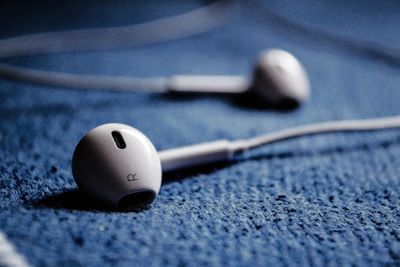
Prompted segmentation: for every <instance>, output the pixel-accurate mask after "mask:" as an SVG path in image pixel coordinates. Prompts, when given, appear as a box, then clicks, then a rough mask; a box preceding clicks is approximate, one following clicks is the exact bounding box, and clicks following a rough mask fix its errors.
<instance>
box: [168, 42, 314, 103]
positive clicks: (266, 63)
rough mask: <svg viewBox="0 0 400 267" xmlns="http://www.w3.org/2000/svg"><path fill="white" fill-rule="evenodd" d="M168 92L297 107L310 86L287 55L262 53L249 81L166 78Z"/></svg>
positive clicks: (278, 52)
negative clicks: (231, 96)
mask: <svg viewBox="0 0 400 267" xmlns="http://www.w3.org/2000/svg"><path fill="white" fill-rule="evenodd" d="M167 83H168V85H167V89H168V91H171V92H191V93H228V94H229V93H236V94H243V93H248V94H250V95H251V96H252V97H257V100H258V101H260V100H261V101H262V102H264V103H267V104H273V105H280V104H286V103H288V102H289V103H295V104H300V103H302V102H304V101H306V100H307V99H308V98H309V95H310V83H309V80H308V76H307V73H306V71H305V69H304V67H303V66H302V64H301V63H300V62H299V61H298V60H297V59H296V58H295V57H294V56H293V55H292V54H290V53H289V52H286V51H283V50H278V49H271V50H265V51H263V52H262V53H261V54H260V56H259V59H258V61H257V63H256V66H255V69H254V73H253V77H252V80H249V79H247V78H245V77H242V76H199V75H190V76H189V75H177V76H172V77H170V78H168V82H167Z"/></svg>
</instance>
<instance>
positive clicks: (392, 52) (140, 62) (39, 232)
mask: <svg viewBox="0 0 400 267" xmlns="http://www.w3.org/2000/svg"><path fill="white" fill-rule="evenodd" d="M208 3H210V2H209V1H194V0H193V1H161V0H160V1H153V0H152V1H127V0H117V1H106V0H100V1H76V0H70V1H2V3H1V4H0V21H1V24H0V25H1V26H0V37H1V38H6V37H12V36H17V35H21V34H28V33H34V32H44V31H56V30H71V29H79V28H91V27H108V26H120V25H128V24H134V23H140V22H144V21H150V20H153V19H157V18H162V17H166V16H170V15H175V14H179V13H183V12H187V11H190V10H193V9H195V8H198V7H200V6H203V5H205V4H208ZM238 5H239V6H240V8H239V9H238V10H237V14H236V15H235V16H234V17H233V19H232V21H230V22H229V23H227V24H225V25H222V26H221V27H219V28H216V29H214V30H212V31H209V32H206V33H202V34H199V35H196V36H193V37H190V38H184V39H181V40H175V41H170V42H164V43H158V44H153V45H148V46H144V47H135V48H132V49H124V50H118V51H102V52H82V53H59V54H47V55H31V56H20V57H15V58H9V59H4V60H2V62H6V63H10V64H15V65H18V66H26V67H33V68H38V69H44V70H55V71H63V72H70V73H89V74H107V75H130V76H133V77H135V76H143V77H157V76H168V75H173V74H223V75H230V74H246V75H250V74H251V71H252V66H253V62H254V61H255V59H256V57H257V55H258V54H259V53H260V51H261V50H262V49H265V48H270V47H276V48H281V49H286V50H288V51H290V52H291V53H293V54H294V55H296V56H297V57H298V58H299V60H301V62H302V63H303V64H304V66H305V68H306V69H307V71H308V73H309V76H310V80H311V85H312V97H311V100H310V101H309V102H307V103H306V104H305V105H303V106H301V107H300V108H298V109H294V110H277V109H273V108H272V107H266V108H260V107H253V106H252V105H251V103H249V101H243V100H242V99H240V98H234V97H229V96H213V95H197V96H193V95H185V96H175V95H173V96H171V95H161V94H155V93H152V94H145V93H118V92H96V91H76V90H75V91H74V90H68V89H67V88H61V89H54V88H50V87H44V86H38V85H30V84H24V83H19V82H14V81H10V80H5V79H0V103H1V104H0V200H1V201H0V231H2V232H4V233H5V234H6V235H7V237H8V239H9V240H10V241H11V242H12V243H13V244H14V245H15V247H16V249H17V250H18V251H19V252H20V253H21V254H22V255H24V256H25V257H26V259H27V261H28V262H29V263H30V264H32V265H33V266H160V265H162V266H202V265H209V266H287V265H291V266H304V265H314V266H383V265H384V266H400V194H399V193H400V132H399V130H385V131H379V132H373V133H372V132H371V133H335V134H327V135H319V136H313V137H304V138H299V139H295V140H291V141H286V142H283V143H280V144H274V145H271V146H267V147H264V148H262V149H258V150H257V151H254V152H252V153H251V155H250V156H249V159H248V160H246V161H239V162H234V163H231V164H218V165H214V166H211V167H206V168H198V169H195V170H188V171H183V172H179V173H173V174H169V175H167V176H165V177H164V178H165V179H164V180H163V186H162V188H161V193H160V195H159V197H158V199H157V200H156V202H155V203H154V204H153V205H152V207H151V208H150V209H148V210H145V211H141V212H137V213H134V212H131V213H119V212H110V211H105V210H102V209H101V208H100V207H98V206H96V204H93V203H92V202H91V201H90V200H88V199H86V198H85V196H83V195H82V194H80V192H79V191H78V190H77V188H76V185H75V182H74V180H73V177H72V174H71V171H70V163H71V156H72V153H73V150H74V147H75V145H76V144H77V142H78V141H79V139H80V138H81V137H82V136H83V135H84V134H85V133H86V132H87V131H89V130H90V129H92V128H93V127H95V126H97V125H99V124H102V123H107V122H120V123H126V124H129V125H132V126H133V127H135V128H137V129H139V130H141V131H143V132H144V133H145V134H146V135H147V136H148V137H149V138H150V139H151V140H152V142H153V143H154V145H155V146H156V148H157V149H160V150H161V149H167V148H173V147H177V146H182V145H189V144H194V143H199V142H205V141H212V140H215V139H220V138H227V139H239V138H246V137H252V136H255V135H257V134H262V133H267V132H272V131H274V130H279V129H284V128H287V127H291V126H298V125H302V124H305V123H313V122H320V121H326V120H336V119H359V118H370V117H383V116H389V115H396V114H400V105H399V99H400V47H399V43H400V28H399V25H400V4H399V3H398V1H373V0H367V1H342V0H340V1H313V0H299V1H290V0H284V1H275V0H264V1H239V2H238Z"/></svg>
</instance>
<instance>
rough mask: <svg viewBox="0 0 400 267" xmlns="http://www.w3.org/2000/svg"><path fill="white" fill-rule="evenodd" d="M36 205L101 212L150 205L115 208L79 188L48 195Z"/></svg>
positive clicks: (137, 209) (35, 204) (122, 210)
mask: <svg viewBox="0 0 400 267" xmlns="http://www.w3.org/2000/svg"><path fill="white" fill-rule="evenodd" d="M33 205H34V206H36V207H46V208H51V209H66V210H80V211H101V212H140V211H143V210H146V209H147V208H149V207H142V208H136V209H118V210H117V209H115V208H112V207H110V206H107V205H104V204H102V203H99V202H98V201H96V200H94V199H92V198H90V197H88V196H86V195H85V194H83V193H82V191H81V190H79V189H73V190H68V191H65V192H61V193H58V194H55V195H51V196H46V197H44V198H41V199H38V200H36V201H34V203H33Z"/></svg>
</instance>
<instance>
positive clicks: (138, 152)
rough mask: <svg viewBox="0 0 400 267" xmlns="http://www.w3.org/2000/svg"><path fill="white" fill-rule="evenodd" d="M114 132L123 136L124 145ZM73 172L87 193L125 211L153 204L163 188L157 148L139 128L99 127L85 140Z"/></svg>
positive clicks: (76, 158)
mask: <svg viewBox="0 0 400 267" xmlns="http://www.w3.org/2000/svg"><path fill="white" fill-rule="evenodd" d="M113 132H114V133H119V134H120V137H122V139H123V140H122V142H123V145H121V144H118V141H120V140H115V138H114V137H113ZM118 146H120V147H118ZM72 172H73V176H74V178H75V181H76V183H77V185H78V187H79V188H80V189H81V190H82V191H83V192H85V193H87V194H89V195H90V196H92V197H94V198H96V199H98V200H99V201H101V202H103V203H106V204H109V205H111V206H113V207H114V208H117V209H122V210H129V209H136V208H141V207H144V206H147V205H148V204H150V203H152V202H153V201H154V199H155V198H156V196H157V194H158V192H159V190H160V186H161V164H160V160H159V157H158V155H157V152H156V149H155V148H154V146H153V144H152V143H151V142H150V141H149V139H148V138H147V137H146V136H145V135H144V134H142V133H141V132H140V131H138V130H136V129H135V128H132V127H130V126H128V125H124V124H118V123H110V124H104V125H101V126H99V127H96V128H94V129H93V130H91V131H90V132H89V133H87V134H86V135H85V136H84V137H83V138H82V139H81V141H80V142H79V144H78V145H77V147H76V149H75V152H74V155H73V158H72Z"/></svg>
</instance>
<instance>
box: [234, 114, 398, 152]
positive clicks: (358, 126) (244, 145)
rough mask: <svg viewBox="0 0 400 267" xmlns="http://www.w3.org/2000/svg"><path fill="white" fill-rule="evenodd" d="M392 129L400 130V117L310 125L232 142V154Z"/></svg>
mask: <svg viewBox="0 0 400 267" xmlns="http://www.w3.org/2000/svg"><path fill="white" fill-rule="evenodd" d="M390 128H400V116H392V117H383V118H375V119H361V120H343V121H329V122H321V123H315V124H309V125H304V126H298V127H293V128H289V129H285V130H281V131H277V132H272V133H268V134H265V135H260V136H257V137H254V138H250V139H243V140H238V141H232V142H231V143H230V145H231V147H232V152H233V153H234V154H236V153H240V152H244V151H247V150H250V149H254V148H257V147H260V146H264V145H267V144H272V143H276V142H279V141H284V140H288V139H293V138H297V137H302V136H309V135H315V134H322V133H332V132H351V131H375V130H382V129H390Z"/></svg>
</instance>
